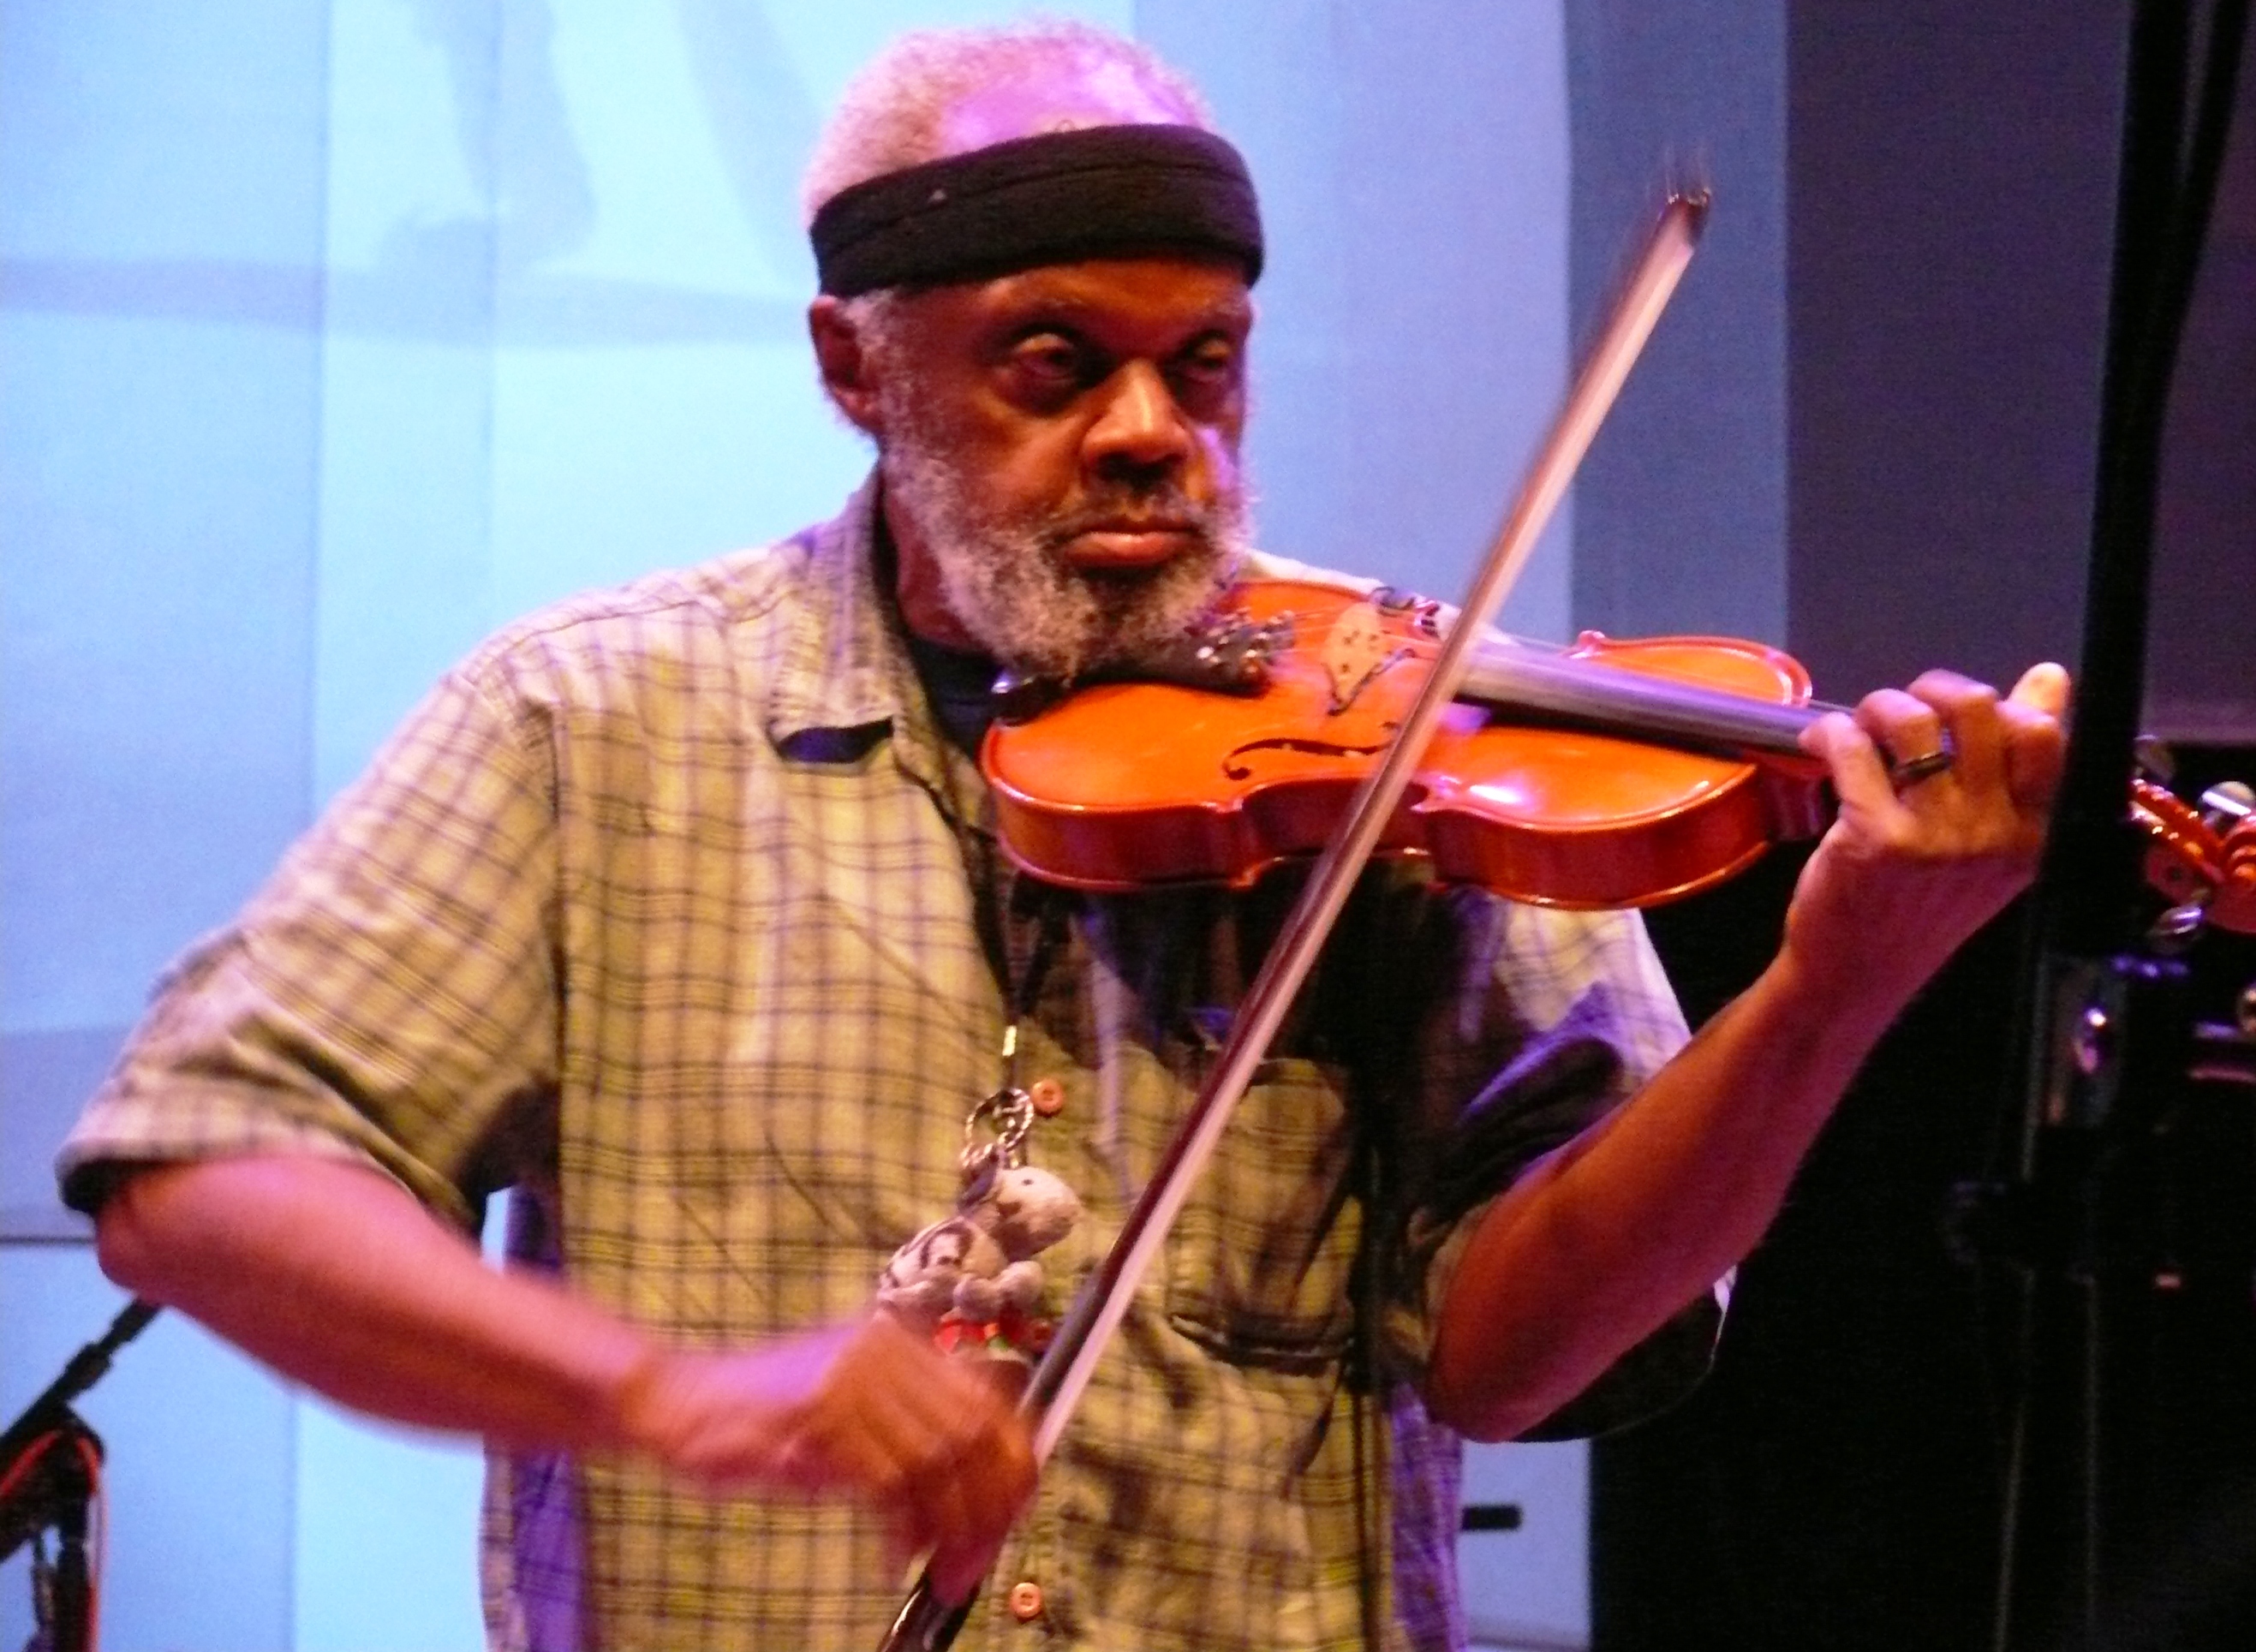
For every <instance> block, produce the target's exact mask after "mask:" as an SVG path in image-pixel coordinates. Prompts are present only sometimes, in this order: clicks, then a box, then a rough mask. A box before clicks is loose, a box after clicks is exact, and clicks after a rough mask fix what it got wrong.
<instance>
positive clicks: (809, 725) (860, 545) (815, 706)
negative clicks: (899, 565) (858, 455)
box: [767, 470, 914, 747]
mask: <svg viewBox="0 0 2256 1652" xmlns="http://www.w3.org/2000/svg"><path fill="white" fill-rule="evenodd" d="M877 531H878V476H877V473H876V472H875V471H874V470H873V471H871V474H870V475H869V476H868V478H867V479H866V480H864V482H863V483H862V485H861V487H859V488H858V489H856V490H855V492H854V495H853V496H852V497H851V498H850V499H849V500H847V502H846V508H845V509H844V510H842V511H840V512H839V513H838V515H837V516H836V517H833V518H832V519H831V520H830V521H828V522H826V523H824V524H821V526H820V527H816V528H811V529H809V530H807V532H805V533H803V534H801V535H800V537H799V539H798V541H797V544H798V545H799V546H800V549H801V550H802V551H803V552H804V553H805V556H806V563H805V572H804V574H803V577H802V578H801V580H800V582H799V600H798V602H797V605H796V608H797V611H796V613H795V615H793V624H792V626H791V628H790V631H789V634H788V636H787V637H786V641H785V643H784V647H783V651H782V657H781V659H780V660H779V662H778V665H777V670H776V673H775V677H774V680H773V686H772V689H771V690H770V692H769V694H768V705H767V734H768V738H769V739H770V740H772V741H773V742H775V743H776V745H777V746H779V747H786V746H800V745H805V744H807V736H811V735H828V734H844V733H847V732H848V731H851V730H857V729H868V728H871V727H872V726H873V725H878V724H884V723H888V722H891V721H894V720H895V719H897V718H899V716H900V715H901V713H902V710H903V707H904V706H906V705H907V704H911V703H913V699H912V697H911V693H910V690H911V686H912V685H913V681H914V671H913V668H912V667H911V665H910V664H909V659H908V650H907V647H906V644H905V643H904V642H903V641H902V638H901V636H900V631H899V625H900V622H899V618H898V617H897V615H896V614H895V611H894V608H893V603H892V599H891V598H890V597H889V596H888V595H886V594H885V593H884V592H882V591H880V590H879V589H878V575H877Z"/></svg>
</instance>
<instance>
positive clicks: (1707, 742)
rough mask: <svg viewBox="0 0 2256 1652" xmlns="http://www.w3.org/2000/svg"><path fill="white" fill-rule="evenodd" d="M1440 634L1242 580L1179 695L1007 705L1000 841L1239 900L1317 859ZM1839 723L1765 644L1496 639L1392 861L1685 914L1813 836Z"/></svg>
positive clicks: (1118, 874)
mask: <svg viewBox="0 0 2256 1652" xmlns="http://www.w3.org/2000/svg"><path fill="white" fill-rule="evenodd" d="M1442 617H1443V615H1442V608H1441V607H1440V605H1439V604H1437V603H1434V602H1430V601H1422V600H1421V599H1417V598H1413V597H1406V596H1400V595H1397V594H1393V593H1392V592H1387V591H1380V592H1378V593H1374V594H1371V595H1369V596H1365V595H1364V594H1360V593H1357V592H1355V591H1350V590H1344V589H1342V588H1339V587H1334V586H1329V585H1323V584H1318V583H1315V582H1313V581H1308V580H1258V581H1252V582H1249V583H1246V584H1243V585H1240V586H1239V587H1236V588H1235V589H1234V590H1233V591H1232V592H1231V593H1230V594H1229V595H1228V597H1227V598H1226V600H1225V601H1224V603H1223V606H1222V608H1221V609H1220V611H1219V612H1218V614H1217V615H1216V618H1215V619H1214V621H1213V622H1211V623H1209V625H1208V626H1206V627H1204V628H1202V630H1201V631H1200V633H1199V634H1198V635H1197V636H1195V637H1194V638H1193V639H1191V640H1190V641H1189V642H1188V643H1187V645H1186V648H1185V650H1184V653H1183V655H1182V656H1181V657H1180V658H1179V659H1177V660H1175V661H1174V662H1171V663H1169V664H1167V665H1165V666H1163V667H1162V668H1161V669H1162V670H1163V671H1165V673H1166V679H1165V680H1151V679H1141V680H1137V681H1133V682H1107V683H1097V684H1093V685H1088V686H1085V687H1082V688H1081V689H1079V690H1078V691H1076V692H1074V693H1073V694H1071V695H1069V696H1068V697H1066V698H1064V699H1061V700H1058V701H1057V702H1056V703H1054V704H1052V705H1049V706H1044V707H1041V708H1040V709H1038V710H1036V711H1034V712H1033V714H1031V715H1024V714H1021V715H1016V716H1014V715H1013V714H1012V711H1010V710H1008V709H1006V710H1005V714H1004V715H1003V716H1002V717H1001V718H998V721H996V723H995V725H994V726H993V728H991V730H990V731H989V733H988V735H987V740H986V743H985V746H984V747H983V750H982V753H981V761H982V763H983V767H984V769H985V770H986V773H987V777H988V779H989V782H990V783H991V788H992V790H993V792H994V796H995V800H996V810H997V824H998V830H999V833H1000V835H1001V837H1002V840H1003V842H1004V845H1005V847H1006V848H1007V849H1008V850H1009V852H1010V853H1011V854H1012V856H1013V858H1014V859H1016V860H1017V861H1018V862H1019V864H1020V865H1021V866H1022V867H1024V868H1026V870H1028V871H1030V872H1032V873H1033V874H1034V875H1036V876H1038V877H1040V878H1042V879H1044V880H1045V881H1047V882H1054V883H1061V884H1064V885H1067V886H1069V887H1073V888H1078V889H1138V888H1146V887H1149V886H1151V885H1153V884H1155V883H1168V882H1221V883H1226V884H1230V885H1235V886H1240V887H1242V886H1244V885H1245V884H1247V883H1250V882H1252V881H1253V880H1254V879H1255V878H1257V877H1258V876H1259V875H1261V873H1262V872H1264V871H1265V870H1266V869H1267V868H1270V867H1271V866H1273V865H1275V864H1277V863H1278V862H1280V861H1287V860H1292V859H1297V858H1304V857H1308V856H1311V855H1313V854H1315V853H1316V852H1317V851H1318V850H1320V849H1321V848H1322V847H1323V846H1324V844H1325V842H1326V841H1327V840H1329V837H1330V835H1331V833H1332V831H1333V828H1334V826H1336V822H1337V820H1338V819H1339V817H1340V815H1341V812H1343V809H1344V808H1345V806H1346V804H1347V802H1348V799H1349V798H1350V796H1351V794H1352V793H1353V792H1354V791H1355V789H1356V788H1357V786H1359V785H1360V784H1362V782H1363V780H1364V778H1365V777H1366V776H1367V775H1368V774H1369V772H1370V770H1371V767H1372V765H1373V764H1374V763H1376V762H1377V760H1378V757H1379V756H1380V755H1381V754H1382V753H1383V752H1384V751H1385V749H1386V748H1387V746H1388V744H1389V742H1390V741H1391V740H1392V737H1393V735H1394V734H1395V731H1396V729H1397V728H1399V726H1400V723H1401V721H1402V717H1403V713H1404V708H1405V706H1406V705H1407V704H1408V702H1409V701H1410V699H1412V697H1413V696H1414V695H1415V694H1416V692H1418V689H1419V687H1420V685H1421V683H1422V681H1423V679H1424V677H1425V674H1426V671H1427V669H1428V666H1429V664H1431V662H1432V660H1433V658H1434V656H1435V652H1436V650H1437V649H1438V648H1439V646H1440V641H1441V636H1442ZM1832 709H1834V708H1833V707H1831V706H1824V705H1821V704H1817V703H1814V702H1812V700H1811V699H1810V685H1809V678H1808V674H1807V673H1806V672H1804V671H1803V670H1802V668H1801V666H1800V665H1799V664H1796V663H1795V662H1794V660H1793V659H1792V658H1790V657H1788V656H1787V655H1785V654H1783V653H1781V652H1780V651H1779V650H1776V649H1773V648H1769V647H1766V646H1765V645H1763V644H1761V643H1745V642H1738V641H1734V640H1732V639H1730V638H1724V637H1714V636H1673V637H1660V638H1653V639H1650V640H1646V641H1639V642H1617V641H1613V640H1611V639H1609V638H1607V637H1605V636H1601V635H1599V634H1597V633H1596V632H1586V633H1584V634H1583V636H1582V637H1581V638H1580V639H1579V640H1578V641H1577V642H1576V643H1575V645H1574V646H1572V647H1571V648H1567V649H1552V648H1548V647H1546V646H1543V645H1540V644H1533V643H1521V642H1517V641H1514V640H1512V639H1509V638H1504V637H1501V636H1498V637H1495V638H1494V639H1493V640H1489V639H1484V640H1482V641H1480V642H1478V643H1475V644H1474V647H1473V650H1472V652H1471V657H1470V664H1469V665H1468V666H1467V668H1466V671H1465V672H1464V676H1463V679H1462V682H1461V685H1460V686H1459V689H1458V692H1457V693H1456V698H1455V703H1454V704H1453V705H1452V706H1450V707H1449V709H1448V710H1447V711H1446V712H1445V713H1444V714H1443V716H1442V722H1441V725H1440V727H1439V729H1438V731H1437V732H1436V733H1435V735H1434V737H1433V738H1432V740H1431V741H1430V742H1428V745H1427V748H1426V750H1425V752H1424V754H1423V756H1422V757H1421V759H1420V760H1419V761H1418V763H1417V764H1416V767H1415V769H1414V774H1413V777H1412V779H1411V782H1410V784H1409V787H1408V788H1407V791H1406V795H1405V797H1404V798H1403V800H1402V801H1401V802H1400V804H1399V805H1398V806H1397V807H1396V808H1395V809H1394V811H1393V812H1392V816H1391V818H1390V819H1389V820H1388V822H1387V824H1386V826H1385V828H1384V829H1383V831H1382V833H1381V835H1380V838H1379V843H1378V852H1379V853H1381V854H1393V855H1413V856H1420V857H1423V858H1425V859H1427V860H1428V861H1431V862H1432V863H1433V866H1434V868H1435V871H1436V873H1437V874H1439V875H1440V876H1442V878H1444V879H1447V880H1449V881H1452V882H1472V883H1478V884H1480V885H1482V886H1483V887H1484V888H1487V889H1492V890H1494V891H1496V892H1497V893H1498V894H1502V895H1505V896H1511V897H1512V898H1513V899H1516V900H1520V901H1526V902H1530V903H1536V904H1540V905H1552V906H1569V907H1616V906H1644V905H1650V904H1653V903H1659V902H1662V901H1667V900H1673V899H1675V898H1677V897H1680V896H1686V895H1689V894H1692V893H1694V892H1696V891H1697V890H1700V889H1706V888H1708V887H1709V886H1710V885H1711V884H1714V883H1717V882H1722V881H1723V880H1724V879H1726V878H1729V877H1731V875H1734V874H1735V873H1737V872H1738V871H1740V870H1741V869H1743V868H1745V867H1746V866H1747V865H1748V864H1749V863H1750V862H1751V861H1753V860H1754V859H1755V858H1756V857H1757V856H1759V854H1761V853H1762V852H1763V850H1764V849H1765V848H1766V847H1767V846H1768V845H1769V844H1771V843H1772V842H1773V841H1779V840H1787V839H1794V838H1801V837H1808V836H1814V835H1815V833H1818V832H1820V831H1822V829H1823V827H1824V826H1825V823H1826V821H1827V819H1829V813H1830V810H1829V804H1828V802H1827V797H1826V792H1825V790H1824V785H1823V776H1824V770H1823V767H1822V764H1820V763H1818V762H1817V761H1816V760H1815V759H1814V758H1812V757H1810V756H1808V755H1807V754H1805V753H1803V752H1802V751H1801V748H1800V746H1799V744H1798V741H1799V737H1800V735H1801V731H1802V729H1804V728H1807V727H1808V724H1809V723H1810V722H1811V721H1813V720H1814V719H1815V718H1816V717H1818V716H1820V715H1822V714H1823V713H1825V712H1826V711H1829V710H1832Z"/></svg>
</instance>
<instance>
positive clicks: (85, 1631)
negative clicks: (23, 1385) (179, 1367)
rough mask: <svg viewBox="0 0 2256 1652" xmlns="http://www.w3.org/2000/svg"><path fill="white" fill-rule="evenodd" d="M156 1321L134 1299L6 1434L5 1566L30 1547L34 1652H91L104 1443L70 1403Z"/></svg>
mask: <svg viewBox="0 0 2256 1652" xmlns="http://www.w3.org/2000/svg"><path fill="white" fill-rule="evenodd" d="M158 1311H159V1310H158V1308H157V1304H154V1303H152V1302H144V1301H142V1300H141V1299H140V1298H139V1297H135V1298H134V1299H133V1300H132V1301H131V1302H129V1303H127V1304H125V1306H124V1307H123V1309H122V1310H121V1311H119V1312H118V1315H117V1317H116V1318H115V1319H113V1320H112V1321H110V1325H109V1330H108V1331H106V1332H103V1333H102V1336H101V1338H100V1339H97V1340H95V1341H93V1342H89V1343H88V1344H87V1345H86V1346H84V1347H82V1348H81V1349H80V1350H79V1351H78V1352H77V1353H74V1354H73V1355H72V1356H71V1359H70V1362H69V1363H68V1364H67V1365H66V1366H65V1367H63V1370H62V1374H61V1375H60V1376H58V1377H57V1378H56V1379H55V1380H54V1381H53V1382H51V1383H49V1384H48V1385H47V1387H46V1391H45V1392H43V1393H42V1394H41V1395H39V1398H37V1399H35V1400H33V1401H32V1402H31V1404H30V1405H28V1406H27V1407H25V1409H24V1412H23V1415H21V1416H20V1417H18V1418H17V1419H16V1420H15V1421H14V1422H13V1423H11V1424H9V1425H8V1431H7V1432H6V1433H4V1434H0V1560H5V1559H7V1558H8V1557H10V1556H11V1555H13V1554H14V1553H15V1552H16V1550H18V1549H19V1548H21V1547H23V1545H24V1544H25V1543H32V1544H33V1545H34V1547H33V1549H32V1613H33V1617H34V1619H35V1620H36V1621H37V1623H38V1625H39V1627H38V1629H37V1631H36V1632H35V1633H34V1634H33V1637H32V1652H87V1649H88V1646H89V1645H90V1643H91V1633H90V1632H91V1630H92V1627H93V1599H94V1592H93V1578H92V1576H91V1575H90V1573H89V1571H88V1564H87V1552H86V1538H87V1526H88V1510H89V1508H90V1506H91V1505H92V1503H93V1501H94V1493H95V1470H94V1466H95V1465H96V1464H98V1463H99V1462H100V1461H101V1460H102V1438H101V1436H99V1435H97V1434H96V1433H95V1431H93V1430H92V1429H90V1428H88V1426H87V1425H86V1424H85V1422H84V1420H83V1419H81V1417H79V1415H78V1413H77V1412H75V1411H74V1410H72V1409H71V1402H72V1401H73V1400H74V1399H76V1398H77V1397H78V1396H79V1395H81V1394H83V1393H85V1392H86V1390H87V1389H88V1388H92V1387H93V1386H94V1385H95V1383H96V1382H98V1381H101V1380H102V1375H103V1374H105V1373H106V1372H107V1371H108V1370H109V1361H110V1358H111V1356H112V1355H114V1354H115V1353H116V1352H117V1350H118V1349H119V1348H121V1347H123V1346H124V1345H125V1344H126V1343H128V1342H130V1341H131V1340H132V1339H133V1338H134V1337H136V1336H137V1335H138V1334H139V1333H140V1331H141V1328H142V1327H143V1326H144V1325H147V1324H148V1323H149V1321H150V1320H152V1319H153V1318H156V1317H157V1314H158ZM50 1530H52V1531H53V1532H54V1533H55V1536H56V1553H55V1559H54V1561H53V1564H52V1565H50V1564H49V1563H48V1561H47V1557H46V1543H45V1542H44V1541H43V1539H44V1536H45V1534H46V1532H48V1531H50Z"/></svg>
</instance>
